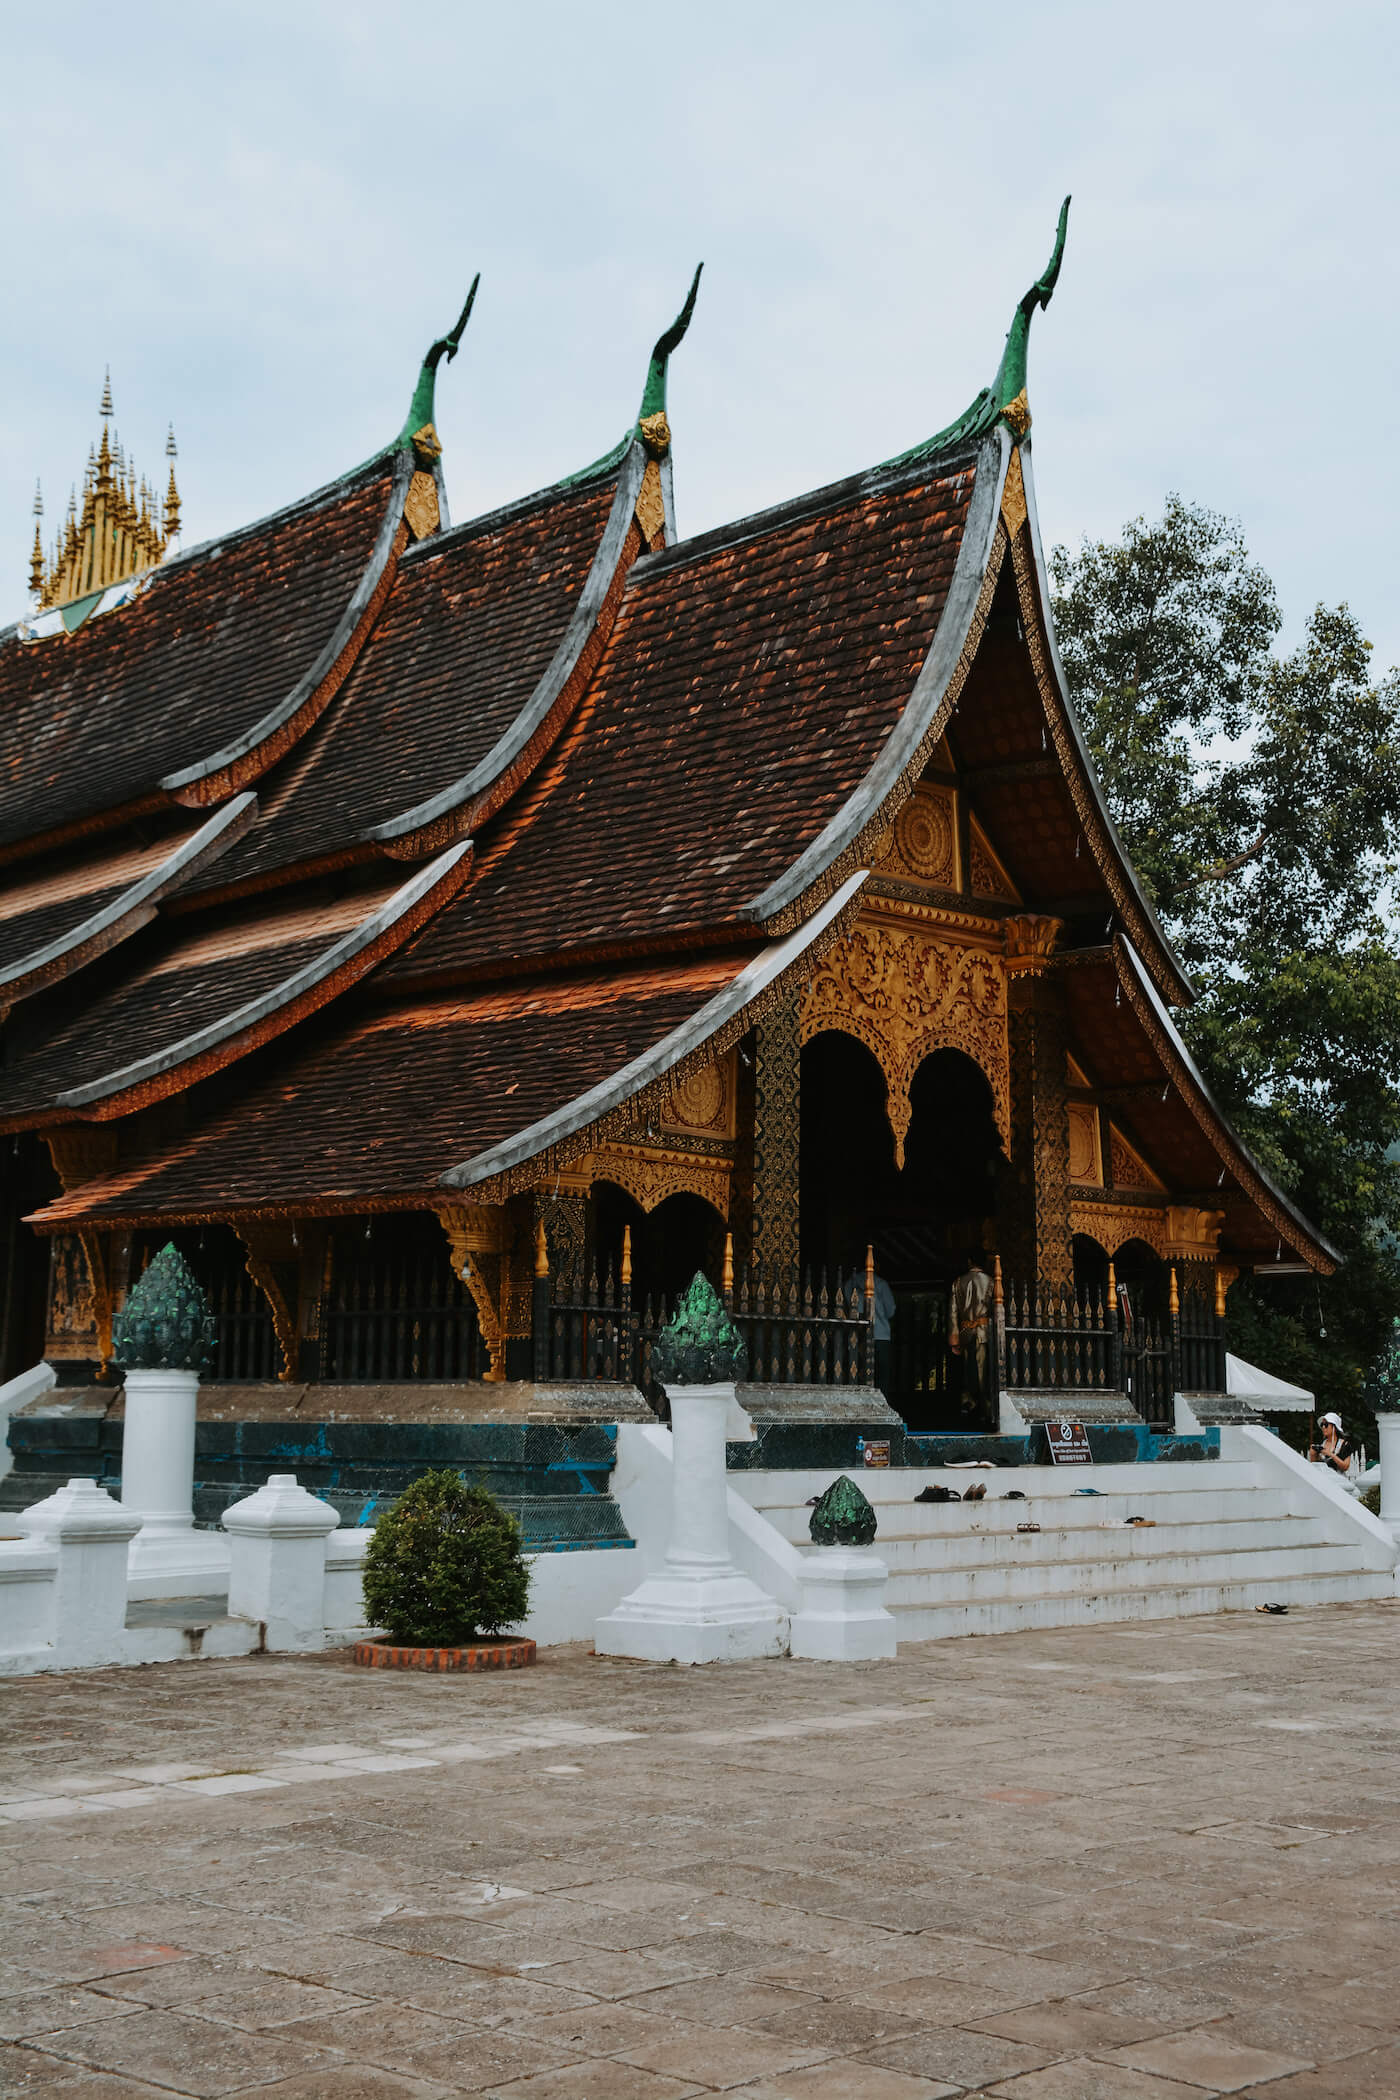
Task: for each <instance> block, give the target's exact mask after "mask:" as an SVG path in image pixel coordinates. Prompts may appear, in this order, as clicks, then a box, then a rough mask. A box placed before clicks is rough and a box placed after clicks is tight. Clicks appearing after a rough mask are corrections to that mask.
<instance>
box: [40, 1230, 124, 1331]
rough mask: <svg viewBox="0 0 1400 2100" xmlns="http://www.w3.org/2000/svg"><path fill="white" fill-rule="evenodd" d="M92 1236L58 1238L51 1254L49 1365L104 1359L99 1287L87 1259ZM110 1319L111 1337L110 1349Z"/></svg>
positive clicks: (68, 1233) (72, 1233)
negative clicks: (99, 1315) (98, 1322)
mask: <svg viewBox="0 0 1400 2100" xmlns="http://www.w3.org/2000/svg"><path fill="white" fill-rule="evenodd" d="M91 1237H92V1236H91V1235H88V1234H84V1235H81V1236H80V1235H79V1234H78V1233H75V1232H61V1233H57V1234H55V1236H54V1238H53V1240H52V1241H51V1243H50V1252H49V1314H48V1329H47V1333H46V1334H45V1337H44V1356H45V1358H46V1359H47V1360H48V1361H49V1362H50V1363H87V1362H92V1361H94V1360H96V1359H98V1358H100V1357H101V1355H102V1353H103V1352H102V1350H101V1347H100V1345H99V1340H98V1327H97V1286H96V1281H95V1279H94V1277H93V1273H92V1266H91V1263H90V1260H89V1257H88V1245H87V1243H88V1240H89V1239H90V1238H91ZM110 1332H111V1329H110V1315H109V1321H108V1337H109V1347H110Z"/></svg>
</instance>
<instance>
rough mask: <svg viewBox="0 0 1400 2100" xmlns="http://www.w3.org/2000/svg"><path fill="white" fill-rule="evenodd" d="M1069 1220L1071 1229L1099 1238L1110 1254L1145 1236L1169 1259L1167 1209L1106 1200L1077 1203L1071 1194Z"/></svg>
mask: <svg viewBox="0 0 1400 2100" xmlns="http://www.w3.org/2000/svg"><path fill="white" fill-rule="evenodd" d="M1069 1223H1070V1231H1071V1232H1074V1233H1078V1234H1082V1235H1083V1236H1084V1238H1086V1239H1090V1240H1095V1241H1097V1243H1098V1244H1099V1246H1100V1247H1102V1248H1103V1251H1104V1253H1105V1254H1107V1255H1109V1256H1113V1255H1116V1254H1117V1252H1118V1250H1119V1248H1120V1247H1122V1246H1125V1245H1126V1244H1127V1242H1128V1241H1129V1240H1142V1241H1143V1242H1144V1243H1145V1244H1146V1245H1147V1246H1149V1247H1150V1248H1151V1249H1152V1251H1153V1253H1154V1254H1160V1255H1161V1256H1162V1258H1163V1260H1165V1259H1166V1254H1167V1214H1166V1212H1165V1210H1146V1209H1144V1210H1136V1209H1134V1210H1128V1209H1122V1210H1117V1209H1114V1208H1113V1206H1112V1205H1110V1204H1107V1203H1083V1202H1079V1203H1076V1202H1075V1200H1074V1198H1073V1196H1071V1197H1070V1205H1069Z"/></svg>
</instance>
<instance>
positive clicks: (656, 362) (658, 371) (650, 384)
mask: <svg viewBox="0 0 1400 2100" xmlns="http://www.w3.org/2000/svg"><path fill="white" fill-rule="evenodd" d="M704 267H705V265H704V264H703V263H697V264H696V266H695V275H694V276H693V277H692V278H691V280H690V290H689V291H688V292H687V293H686V295H685V305H684V306H683V307H682V308H681V310H680V312H679V313H678V314H677V315H676V318H675V320H674V321H673V322H672V323H671V325H670V327H669V328H668V329H667V330H666V332H665V334H664V335H659V336H658V337H657V339H656V347H655V349H654V350H653V351H652V353H651V363H650V364H649V365H648V366H647V383H646V385H645V386H644V387H643V388H642V405H641V407H640V408H639V409H638V411H637V422H638V424H639V425H640V424H642V423H645V422H646V421H647V419H648V417H649V416H661V415H664V414H665V413H666V366H667V363H668V361H669V359H670V356H671V352H672V351H673V350H674V349H675V348H676V345H677V344H678V343H679V342H680V340H681V338H682V336H683V335H684V334H685V332H686V330H687V328H689V326H690V317H691V315H692V314H693V313H694V311H695V295H696V293H697V292H698V291H699V289H700V272H701V271H702V270H703V269H704Z"/></svg>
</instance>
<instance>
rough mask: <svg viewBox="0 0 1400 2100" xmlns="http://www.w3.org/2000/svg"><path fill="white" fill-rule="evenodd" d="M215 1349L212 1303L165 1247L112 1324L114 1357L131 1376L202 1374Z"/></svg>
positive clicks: (169, 1247)
mask: <svg viewBox="0 0 1400 2100" xmlns="http://www.w3.org/2000/svg"><path fill="white" fill-rule="evenodd" d="M213 1346H214V1316H213V1314H212V1313H211V1312H210V1310H209V1300H208V1299H207V1298H206V1297H205V1295H204V1293H203V1291H202V1290H201V1289H200V1287H199V1285H198V1284H197V1283H196V1281H195V1279H194V1277H193V1276H192V1275H191V1273H190V1270H189V1267H188V1266H187V1264H186V1263H185V1261H184V1260H183V1259H182V1257H181V1255H180V1253H179V1251H178V1250H177V1248H176V1247H175V1245H174V1243H173V1242H167V1244H166V1245H165V1246H164V1247H162V1248H161V1250H160V1253H159V1254H158V1255H157V1256H156V1257H155V1259H154V1261H152V1262H151V1263H150V1265H149V1267H148V1268H147V1270H146V1273H145V1275H144V1276H143V1277H142V1278H141V1280H140V1281H139V1283H137V1284H135V1285H134V1286H133V1288H132V1289H131V1291H130V1292H129V1293H128V1295H127V1300H126V1303H125V1305H124V1306H123V1307H122V1309H121V1311H120V1312H119V1313H118V1314H117V1316H116V1318H115V1319H114V1320H113V1322H112V1355H113V1357H114V1358H115V1359H116V1361H117V1362H118V1363H119V1364H121V1366H122V1368H123V1369H124V1370H127V1371H194V1372H196V1373H198V1372H200V1371H202V1370H203V1369H204V1367H205V1365H206V1364H207V1363H208V1362H209V1359H210V1356H211V1355H212V1353H213Z"/></svg>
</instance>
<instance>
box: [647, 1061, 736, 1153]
mask: <svg viewBox="0 0 1400 2100" xmlns="http://www.w3.org/2000/svg"><path fill="white" fill-rule="evenodd" d="M734 1094H735V1087H734V1053H733V1051H732V1050H731V1051H729V1052H727V1053H726V1054H725V1056H723V1057H720V1058H716V1060H715V1062H714V1063H713V1064H710V1065H701V1066H700V1067H699V1069H698V1070H696V1071H693V1072H689V1073H687V1074H686V1076H685V1077H684V1078H683V1079H677V1080H675V1081H674V1082H673V1083H672V1086H671V1098H670V1100H669V1101H668V1102H666V1103H665V1105H664V1106H663V1108H662V1110H661V1113H660V1116H659V1118H658V1120H659V1122H660V1123H661V1125H662V1127H663V1128H664V1129H667V1130H684V1131H689V1132H691V1133H693V1134H694V1135H695V1136H697V1137H719V1138H732V1137H733V1136H734V1128H735V1117H734Z"/></svg>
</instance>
